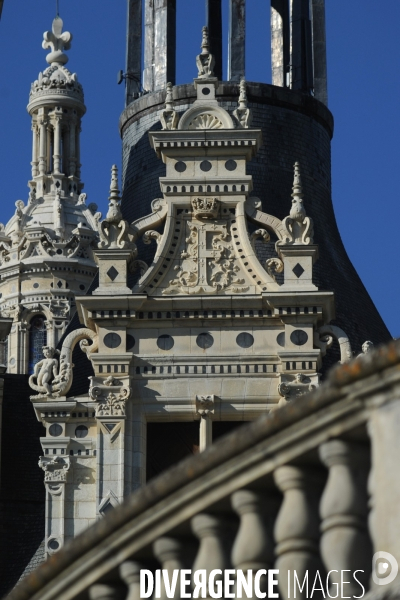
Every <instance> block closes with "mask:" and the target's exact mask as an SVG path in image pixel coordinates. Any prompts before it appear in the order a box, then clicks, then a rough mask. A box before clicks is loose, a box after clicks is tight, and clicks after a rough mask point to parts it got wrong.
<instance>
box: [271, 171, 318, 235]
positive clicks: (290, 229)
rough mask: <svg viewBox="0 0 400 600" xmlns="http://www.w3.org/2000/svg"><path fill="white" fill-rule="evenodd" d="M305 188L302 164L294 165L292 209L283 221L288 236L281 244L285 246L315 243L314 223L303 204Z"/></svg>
mask: <svg viewBox="0 0 400 600" xmlns="http://www.w3.org/2000/svg"><path fill="white" fill-rule="evenodd" d="M303 196H304V194H303V188H302V184H301V174H300V164H299V163H298V162H296V163H295V165H294V182H293V193H292V198H293V200H292V208H291V209H290V213H289V216H288V217H286V218H285V219H283V221H282V225H283V227H284V229H285V230H286V235H285V236H284V239H283V240H282V241H281V242H278V243H285V244H303V245H306V246H308V245H310V244H312V243H313V221H312V219H310V217H307V216H306V209H305V208H304V204H303Z"/></svg>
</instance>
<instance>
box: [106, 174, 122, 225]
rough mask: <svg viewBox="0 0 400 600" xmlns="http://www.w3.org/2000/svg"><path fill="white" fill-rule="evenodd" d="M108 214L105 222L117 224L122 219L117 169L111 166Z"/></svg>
mask: <svg viewBox="0 0 400 600" xmlns="http://www.w3.org/2000/svg"><path fill="white" fill-rule="evenodd" d="M108 199H109V204H108V212H107V216H106V220H107V221H108V222H109V223H119V222H120V221H121V219H122V213H121V209H120V206H119V202H120V199H121V198H120V196H119V188H118V167H117V165H113V166H112V168H111V186H110V195H109V197H108Z"/></svg>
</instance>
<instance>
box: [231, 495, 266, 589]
mask: <svg viewBox="0 0 400 600" xmlns="http://www.w3.org/2000/svg"><path fill="white" fill-rule="evenodd" d="M232 507H233V509H234V511H235V512H236V513H237V514H238V515H239V516H240V526H239V531H238V533H237V536H236V539H235V542H234V544H233V548H232V564H233V566H234V567H235V569H241V570H242V571H243V573H244V575H245V576H246V571H247V570H248V569H252V571H253V573H252V574H253V597H254V598H256V597H257V596H256V595H255V593H254V578H255V575H256V572H257V571H258V570H259V569H269V568H270V567H272V566H273V564H274V542H273V539H272V532H271V531H270V528H269V523H268V514H267V510H268V502H267V501H266V498H265V496H264V494H261V493H259V492H254V491H251V490H240V491H238V492H235V493H234V494H233V495H232ZM266 584H267V578H266V577H262V578H261V581H260V590H261V591H262V592H267V585H266Z"/></svg>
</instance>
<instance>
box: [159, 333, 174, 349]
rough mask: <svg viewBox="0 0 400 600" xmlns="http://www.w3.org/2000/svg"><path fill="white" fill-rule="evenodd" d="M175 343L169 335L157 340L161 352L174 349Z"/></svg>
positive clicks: (161, 336)
mask: <svg viewBox="0 0 400 600" xmlns="http://www.w3.org/2000/svg"><path fill="white" fill-rule="evenodd" d="M174 343H175V342H174V338H172V337H171V336H170V335H167V334H164V335H160V337H159V338H158V340H157V346H158V347H159V348H160V350H171V348H173V347H174Z"/></svg>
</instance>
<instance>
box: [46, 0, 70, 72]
mask: <svg viewBox="0 0 400 600" xmlns="http://www.w3.org/2000/svg"><path fill="white" fill-rule="evenodd" d="M57 10H58V6H57ZM63 25H64V23H63V20H62V19H61V18H60V17H59V16H58V13H57V16H56V18H55V19H54V21H53V25H52V30H51V31H46V32H45V33H44V34H43V43H42V46H43V48H44V49H45V50H46V49H47V48H50V49H51V52H50V54H48V55H47V56H46V61H47V62H48V63H49V65H51V64H53V63H58V64H61V65H65V64H67V62H68V56H67V55H66V54H64V50H69V49H70V48H71V40H72V34H71V33H69V31H64V33H62V28H63Z"/></svg>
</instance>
